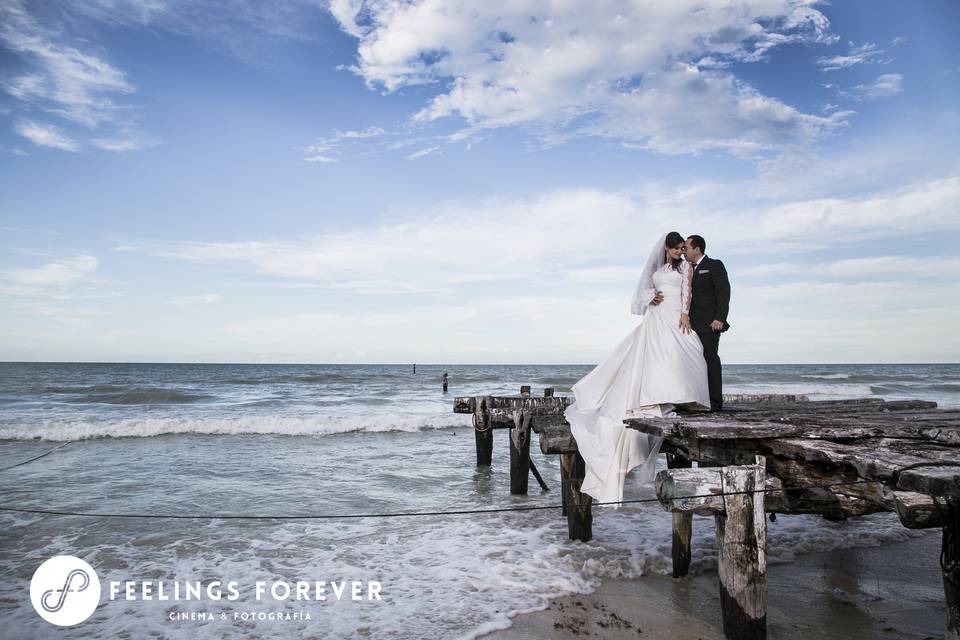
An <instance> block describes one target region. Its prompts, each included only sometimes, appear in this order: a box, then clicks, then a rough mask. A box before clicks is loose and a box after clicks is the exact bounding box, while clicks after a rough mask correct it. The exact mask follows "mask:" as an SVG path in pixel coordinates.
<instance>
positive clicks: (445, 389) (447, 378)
mask: <svg viewBox="0 0 960 640" xmlns="http://www.w3.org/2000/svg"><path fill="white" fill-rule="evenodd" d="M449 379H450V378H449V377H448V376H447V372H446V371H444V372H443V377H442V378H440V381H441V382H442V383H443V392H444V393H446V392H447V382H448V381H449Z"/></svg>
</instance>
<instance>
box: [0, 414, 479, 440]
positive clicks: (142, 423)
mask: <svg viewBox="0 0 960 640" xmlns="http://www.w3.org/2000/svg"><path fill="white" fill-rule="evenodd" d="M469 418H470V416H465V415H456V414H452V413H451V414H437V415H411V416H394V415H370V416H327V417H292V416H263V417H254V416H251V417H239V418H144V419H128V420H110V421H106V420H105V421H93V420H56V421H54V420H51V421H47V422H44V423H42V424H33V425H24V424H18V425H3V426H0V440H37V439H39V440H51V441H75V440H90V439H95V438H150V437H153V436H163V435H176V434H195V435H286V436H324V435H333V434H338V433H351V432H356V431H364V432H386V431H430V430H435V429H446V428H448V427H467V426H470V421H469Z"/></svg>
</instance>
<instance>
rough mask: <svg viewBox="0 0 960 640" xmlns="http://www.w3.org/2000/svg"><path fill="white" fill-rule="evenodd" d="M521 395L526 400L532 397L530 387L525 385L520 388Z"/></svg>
mask: <svg viewBox="0 0 960 640" xmlns="http://www.w3.org/2000/svg"><path fill="white" fill-rule="evenodd" d="M520 395H521V396H523V397H525V398H528V397H530V385H528V384H525V385H523V386H522V387H520Z"/></svg>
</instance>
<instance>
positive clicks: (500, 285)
mask: <svg viewBox="0 0 960 640" xmlns="http://www.w3.org/2000/svg"><path fill="white" fill-rule="evenodd" d="M957 25H960V3H957V2H954V1H953V0H927V1H925V2H906V1H900V2H892V1H888V0H843V1H842V2H841V1H835V2H833V3H832V4H831V3H826V2H813V1H809V0H738V1H733V0H706V1H705V0H696V1H688V0H670V2H651V1H647V2H641V1H639V0H634V1H626V0H620V1H617V0H582V1H577V0H541V1H533V0H512V1H511V2H509V3H498V2H485V1H473V2H470V1H467V0H332V1H330V2H319V1H309V2H308V1H305V0H276V1H274V2H270V3H261V2H256V1H254V0H226V1H224V2H216V3H213V2H209V3H205V2H195V1H186V0H85V1H84V2H62V1H58V0H45V1H43V2H26V1H24V0H0V360H5V361H108V362H258V363H259V362H264V363H266V362H290V363H293V362H305V363H400V362H419V363H545V364H550V363H582V364H591V363H596V362H599V361H600V360H602V359H603V358H604V357H605V356H606V355H607V354H608V353H609V352H610V350H612V349H613V347H614V346H615V345H616V344H617V343H618V342H619V341H620V340H621V339H622V337H623V336H624V335H626V333H627V332H629V331H630V330H631V329H632V328H633V327H634V326H635V325H636V323H637V322H638V321H639V318H638V317H637V316H633V315H631V314H630V298H631V295H632V293H633V289H634V287H635V285H636V282H637V279H638V277H639V275H640V271H641V270H642V267H643V263H644V261H645V259H646V256H647V254H648V253H649V251H650V248H651V246H652V245H653V243H654V242H655V240H656V239H657V238H658V237H660V236H661V235H662V234H663V233H665V232H667V231H673V230H675V231H679V232H680V233H682V234H684V235H689V234H693V233H697V234H700V235H702V236H704V237H705V238H706V241H707V255H709V256H711V257H713V258H718V259H721V260H723V262H724V264H725V265H726V267H727V270H728V272H729V274H730V281H731V288H732V297H731V305H730V306H731V311H730V315H729V318H728V319H729V322H730V324H731V326H732V328H731V330H730V331H729V332H727V333H725V334H724V336H723V339H722V341H721V348H720V353H721V357H722V358H723V360H724V362H726V363H853V362H958V361H960V337H958V336H960V334H958V332H957V331H956V326H957V317H958V315H960V295H958V294H960V284H958V283H960V278H958V277H957V275H956V274H957V272H960V254H958V251H957V245H958V241H960V154H958V153H957V147H958V143H960V135H958V133H960V44H958V40H957V38H956V37H955V32H956V27H957Z"/></svg>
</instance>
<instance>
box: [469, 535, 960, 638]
mask: <svg viewBox="0 0 960 640" xmlns="http://www.w3.org/2000/svg"><path fill="white" fill-rule="evenodd" d="M939 553H940V534H939V532H936V531H935V532H933V533H930V534H929V535H926V536H923V537H920V538H914V539H912V540H910V541H907V542H901V543H895V544H890V545H885V546H881V547H870V548H859V549H838V550H834V551H829V552H825V553H810V554H807V555H802V556H798V557H797V558H796V560H794V561H793V562H790V563H784V564H775V565H771V566H770V567H769V570H768V576H767V577H768V594H767V630H768V633H769V636H770V637H771V638H781V639H784V640H809V639H810V638H818V639H829V640H833V639H836V640H850V639H853V638H863V639H869V638H890V639H891V640H893V639H898V640H899V639H903V640H923V639H927V638H938V637H942V636H943V612H944V605H943V585H942V583H941V581H940V575H941V574H940V567H939V564H938V562H937V559H938V558H939ZM591 636H592V637H602V638H607V639H609V640H626V639H628V638H629V639H633V638H638V637H642V638H671V639H673V640H722V639H723V638H724V635H723V628H722V623H721V620H720V599H719V595H718V591H717V575H716V572H714V571H708V572H703V573H701V574H699V575H696V576H689V577H686V578H679V579H674V578H671V577H669V576H663V575H649V576H644V577H642V578H635V579H631V580H623V579H620V580H607V581H604V582H603V583H602V584H601V585H600V586H599V587H598V588H597V589H596V590H595V591H594V592H592V593H589V594H580V595H575V596H566V597H563V598H558V599H556V600H553V601H552V602H551V603H550V604H549V606H548V607H547V608H546V609H544V610H542V611H537V612H532V613H527V614H523V615H518V616H517V617H515V618H514V619H513V626H512V627H510V628H509V629H506V630H502V631H496V632H493V633H490V634H488V635H486V636H483V638H484V640H542V639H546V638H551V639H553V640H571V639H574V638H584V637H591Z"/></svg>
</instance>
